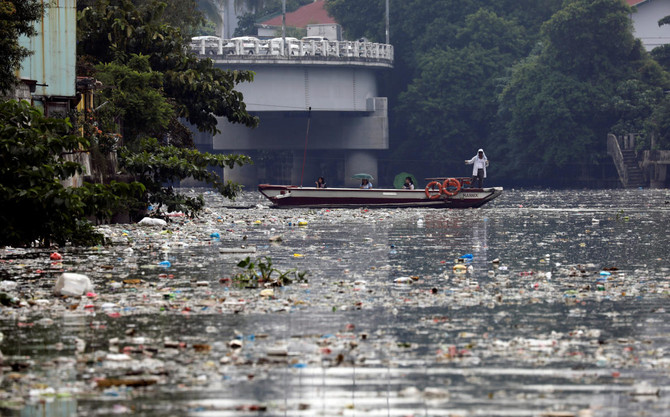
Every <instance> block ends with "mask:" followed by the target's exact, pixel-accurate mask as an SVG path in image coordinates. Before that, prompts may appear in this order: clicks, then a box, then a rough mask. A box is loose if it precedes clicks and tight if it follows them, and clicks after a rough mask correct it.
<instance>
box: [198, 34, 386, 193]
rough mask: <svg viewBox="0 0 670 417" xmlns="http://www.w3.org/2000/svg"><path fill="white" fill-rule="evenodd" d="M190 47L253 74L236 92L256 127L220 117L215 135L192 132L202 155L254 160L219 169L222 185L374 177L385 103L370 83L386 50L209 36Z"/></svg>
mask: <svg viewBox="0 0 670 417" xmlns="http://www.w3.org/2000/svg"><path fill="white" fill-rule="evenodd" d="M284 46H286V47H284ZM191 48H192V51H193V52H195V53H197V54H198V55H199V56H201V57H202V58H205V57H207V58H210V59H212V60H213V61H214V64H215V66H217V67H219V68H222V69H227V70H251V71H254V72H255V73H256V75H255V78H254V82H253V83H243V84H240V85H238V87H237V90H238V91H240V92H241V93H242V94H243V95H244V102H245V103H246V105H247V110H248V111H249V112H250V113H251V114H254V115H257V116H258V117H259V118H260V125H259V127H258V128H256V129H249V128H247V127H243V126H240V125H235V124H231V123H229V122H228V121H227V120H225V119H222V118H221V119H219V124H218V129H219V130H220V132H221V133H219V134H217V135H214V136H212V135H210V134H203V133H200V132H198V133H196V137H195V139H196V145H197V146H198V149H200V150H201V151H207V152H213V153H241V154H246V155H249V156H251V157H252V158H253V160H254V165H251V166H249V167H243V168H241V169H240V168H235V169H234V170H230V171H229V170H227V169H226V170H225V171H224V173H223V174H224V177H225V178H226V179H229V180H233V181H235V182H238V183H241V184H244V185H246V186H248V187H253V186H255V185H257V184H258V183H264V182H268V183H291V184H296V185H300V184H301V180H302V182H303V185H305V186H312V185H313V183H314V181H315V180H316V178H317V177H319V176H323V177H325V178H326V182H327V183H328V184H329V185H345V184H346V185H354V184H355V181H353V180H351V179H350V177H351V175H352V174H355V173H359V172H366V173H369V174H372V175H373V176H374V177H375V178H377V154H378V153H379V152H380V151H382V150H385V149H388V143H389V141H388V110H387V109H388V106H387V100H386V97H379V94H378V79H377V77H378V74H379V72H380V71H383V70H388V69H390V68H392V67H393V47H392V46H391V45H386V44H377V43H371V42H342V41H340V42H334V41H327V40H324V41H316V42H315V41H310V42H302V41H298V40H290V41H287V42H286V43H284V42H278V41H277V40H276V39H275V40H274V41H270V40H268V41H261V40H257V39H244V40H242V39H237V40H222V39H217V38H213V37H210V38H203V39H200V40H198V41H195V42H193V43H192V44H191ZM303 160H304V161H305V163H304V167H303ZM303 172H304V175H303ZM375 185H376V184H375Z"/></svg>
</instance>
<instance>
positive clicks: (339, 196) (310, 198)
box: [258, 184, 503, 208]
mask: <svg viewBox="0 0 670 417" xmlns="http://www.w3.org/2000/svg"><path fill="white" fill-rule="evenodd" d="M258 191H260V192H261V194H263V195H264V196H265V197H266V198H267V199H268V200H270V201H271V202H272V203H273V204H274V206H275V207H280V208H291V207H323V208H326V207H329V208H336V207H429V208H477V207H481V206H483V205H484V204H486V203H488V202H489V201H491V200H493V199H494V198H496V197H498V196H499V195H500V194H502V191H503V189H502V187H490V188H466V189H461V191H460V192H459V193H458V194H456V195H454V196H447V195H440V196H439V198H436V199H430V198H428V197H427V196H426V193H425V191H424V190H397V189H393V188H389V189H383V188H377V189H368V190H364V189H360V188H316V187H298V186H295V185H272V184H261V185H259V186H258Z"/></svg>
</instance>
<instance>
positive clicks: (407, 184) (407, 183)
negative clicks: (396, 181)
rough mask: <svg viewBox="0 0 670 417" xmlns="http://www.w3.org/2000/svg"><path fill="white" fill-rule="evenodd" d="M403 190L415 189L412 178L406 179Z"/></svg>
mask: <svg viewBox="0 0 670 417" xmlns="http://www.w3.org/2000/svg"><path fill="white" fill-rule="evenodd" d="M402 188H404V189H405V190H413V189H414V181H412V177H405V183H404V184H403V186H402Z"/></svg>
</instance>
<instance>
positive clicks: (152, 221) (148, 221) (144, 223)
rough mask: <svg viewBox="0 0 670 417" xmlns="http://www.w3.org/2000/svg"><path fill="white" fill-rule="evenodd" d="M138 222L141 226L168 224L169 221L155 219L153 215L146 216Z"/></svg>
mask: <svg viewBox="0 0 670 417" xmlns="http://www.w3.org/2000/svg"><path fill="white" fill-rule="evenodd" d="M137 224H139V225H141V226H167V222H166V221H165V220H163V219H154V218H153V217H145V218H143V219H142V220H140V221H139V222H138V223H137Z"/></svg>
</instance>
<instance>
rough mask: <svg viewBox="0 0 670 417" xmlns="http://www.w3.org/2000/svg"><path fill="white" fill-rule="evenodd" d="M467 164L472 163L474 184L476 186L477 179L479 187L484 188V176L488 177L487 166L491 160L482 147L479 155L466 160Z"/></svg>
mask: <svg viewBox="0 0 670 417" xmlns="http://www.w3.org/2000/svg"><path fill="white" fill-rule="evenodd" d="M465 164H466V165H472V185H473V186H474V184H475V180H477V187H478V188H482V186H483V185H484V178H486V167H488V166H489V160H488V158H486V155H485V154H484V150H483V149H481V148H480V149H479V150H478V151H477V155H475V156H473V157H472V158H471V159H466V160H465Z"/></svg>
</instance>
